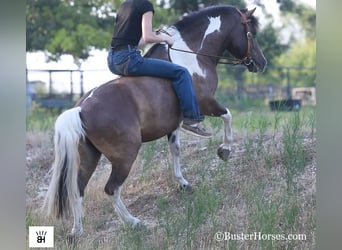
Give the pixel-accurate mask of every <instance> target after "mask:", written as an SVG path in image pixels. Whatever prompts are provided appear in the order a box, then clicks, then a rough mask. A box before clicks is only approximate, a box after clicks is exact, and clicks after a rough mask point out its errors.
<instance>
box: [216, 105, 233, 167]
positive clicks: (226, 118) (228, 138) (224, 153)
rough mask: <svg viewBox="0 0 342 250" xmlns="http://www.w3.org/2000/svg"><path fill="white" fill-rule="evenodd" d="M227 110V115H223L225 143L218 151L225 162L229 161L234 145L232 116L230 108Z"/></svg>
mask: <svg viewBox="0 0 342 250" xmlns="http://www.w3.org/2000/svg"><path fill="white" fill-rule="evenodd" d="M226 110H227V113H226V114H223V115H221V118H222V120H223V126H224V128H223V129H224V134H223V143H222V144H221V145H220V146H219V147H218V149H217V155H218V156H219V157H220V158H221V159H222V160H224V161H226V160H228V158H229V155H230V152H231V151H232V143H233V131H232V115H231V113H230V111H229V109H228V108H227V109H226Z"/></svg>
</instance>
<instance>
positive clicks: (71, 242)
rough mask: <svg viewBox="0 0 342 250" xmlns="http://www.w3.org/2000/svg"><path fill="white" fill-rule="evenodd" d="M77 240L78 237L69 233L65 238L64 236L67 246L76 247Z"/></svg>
mask: <svg viewBox="0 0 342 250" xmlns="http://www.w3.org/2000/svg"><path fill="white" fill-rule="evenodd" d="M77 240H78V237H76V235H75V234H74V233H69V234H67V236H66V241H67V244H68V245H69V246H74V245H76V243H77Z"/></svg>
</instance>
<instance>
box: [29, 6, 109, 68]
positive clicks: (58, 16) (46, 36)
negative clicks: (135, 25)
mask: <svg viewBox="0 0 342 250" xmlns="http://www.w3.org/2000/svg"><path fill="white" fill-rule="evenodd" d="M112 9H113V6H112V5H111V4H110V2H109V1H106V0H97V1H95V0H94V1H87V0H80V1H76V2H75V1H61V0H30V1H28V2H27V5H26V25H27V26H26V49H27V51H31V52H33V51H39V50H40V51H48V52H49V53H50V58H49V59H50V60H56V61H57V60H58V59H59V58H60V56H61V55H63V54H70V55H72V56H74V58H75V61H76V63H78V64H79V60H84V59H87V58H88V56H89V52H90V50H91V49H92V48H99V49H103V48H105V47H108V44H109V42H110V37H111V32H112V25H113V17H112V15H113V13H112Z"/></svg>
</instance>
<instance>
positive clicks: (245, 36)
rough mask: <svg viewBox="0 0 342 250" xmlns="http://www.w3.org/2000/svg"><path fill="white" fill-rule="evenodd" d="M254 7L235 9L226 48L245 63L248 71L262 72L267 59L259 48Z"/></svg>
mask: <svg viewBox="0 0 342 250" xmlns="http://www.w3.org/2000/svg"><path fill="white" fill-rule="evenodd" d="M255 9H256V8H254V9H252V10H247V9H245V10H240V9H237V8H236V10H237V13H238V14H236V15H234V16H235V17H236V20H235V25H234V27H233V28H232V30H231V32H230V39H229V43H228V46H227V50H228V51H229V52H230V53H231V54H232V55H233V56H235V57H236V58H238V59H239V61H240V63H242V64H244V65H246V67H247V68H248V70H249V71H250V72H258V71H261V72H263V71H264V70H265V68H266V65H267V60H266V58H265V56H264V54H263V52H262V50H261V49H260V46H259V44H258V41H257V39H256V34H257V31H258V21H257V19H256V18H255V17H254V16H253V13H254V11H255Z"/></svg>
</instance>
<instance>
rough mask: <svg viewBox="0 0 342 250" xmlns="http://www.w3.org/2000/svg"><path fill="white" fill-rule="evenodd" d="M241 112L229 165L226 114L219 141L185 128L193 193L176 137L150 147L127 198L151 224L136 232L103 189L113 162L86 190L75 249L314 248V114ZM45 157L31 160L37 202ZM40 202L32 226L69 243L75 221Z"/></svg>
mask: <svg viewBox="0 0 342 250" xmlns="http://www.w3.org/2000/svg"><path fill="white" fill-rule="evenodd" d="M232 114H233V132H234V138H235V141H234V144H233V152H232V153H231V158H230V159H229V160H228V161H227V162H223V161H221V160H220V159H218V157H217V156H216V148H217V147H218V145H219V144H221V143H222V142H221V140H222V121H221V120H220V119H214V118H208V119H206V121H205V125H206V126H208V127H211V128H212V130H213V131H215V133H216V135H215V137H214V138H212V139H210V140H201V139H197V138H195V137H191V136H188V135H186V134H183V133H181V147H182V150H181V162H182V164H184V165H183V175H184V177H185V178H186V179H188V181H189V182H190V183H191V184H192V186H193V188H194V192H193V193H192V194H188V193H186V192H184V191H181V190H180V189H179V187H178V186H177V185H175V184H174V179H173V177H172V160H171V155H170V153H169V149H168V143H167V140H166V139H165V138H163V139H161V140H158V141H155V142H151V143H147V144H144V145H143V147H142V149H141V151H140V154H139V158H138V160H137V161H136V163H135V165H136V166H135V167H136V168H137V170H136V171H134V173H133V174H132V176H131V177H130V178H129V180H127V183H126V185H125V188H124V190H123V194H122V196H123V200H124V202H125V204H126V205H127V207H128V209H129V210H130V211H131V212H132V213H133V214H134V215H135V216H137V217H139V218H140V219H141V220H142V221H143V222H144V223H145V226H144V227H141V228H136V229H133V228H130V227H128V226H125V225H123V224H122V223H121V222H120V220H119V219H118V216H117V215H116V214H115V212H114V209H112V206H111V198H110V197H109V198H108V196H107V195H105V194H104V192H103V187H104V183H105V182H106V180H107V178H108V171H109V170H108V168H107V167H106V165H105V164H108V163H107V162H104V163H103V164H102V166H100V167H99V168H98V169H97V171H96V175H95V176H94V177H93V178H92V179H91V180H90V183H89V185H88V187H87V190H86V196H85V202H84V206H85V207H84V210H85V218H84V220H83V221H84V230H85V232H84V235H83V237H82V238H81V239H80V241H79V242H78V244H77V245H76V247H75V249H139V250H140V249H314V248H315V242H316V241H315V238H314V235H315V229H316V223H315V221H316V220H315V215H316V205H315V204H316V202H315V191H314V190H315V189H314V185H315V175H314V174H313V171H315V167H316V165H315V164H316V161H315V157H316V155H315V125H316V124H315V117H316V115H315V110H314V109H312V108H302V109H301V110H300V111H298V112H270V111H268V110H266V109H265V110H260V111H254V110H252V111H249V112H238V111H236V110H233V111H232ZM39 115H41V113H37V114H35V117H39ZM49 119H50V118H49ZM49 119H47V120H46V121H44V122H43V123H42V124H38V123H37V124H36V122H37V121H35V119H34V118H33V116H32V121H29V123H30V129H33V130H36V129H37V130H39V129H42V130H44V131H49V129H51V127H50V125H49V123H50V122H49ZM51 120H53V118H51ZM31 136H32V135H31ZM46 136H47V137H49V136H50V135H49V133H48V132H47V133H46ZM46 141H49V140H46ZM49 146H51V145H49ZM42 148H46V144H44V143H36V144H35V150H36V151H34V152H39V151H40V150H42ZM36 157H37V158H34V159H33V160H32V161H31V162H30V163H27V172H28V173H29V174H30V175H29V176H30V178H28V184H27V186H28V191H27V195H28V197H30V198H32V197H34V196H35V195H36V193H37V188H38V187H39V183H40V182H41V180H42V176H44V175H45V173H46V171H47V169H46V168H42V167H39V164H40V162H42V160H40V156H39V154H38V155H37V156H36ZM41 157H43V156H41ZM44 157H45V158H46V155H45V156H44ZM44 157H43V159H44V161H47V159H45V158H44ZM30 200H31V199H30ZM38 205H39V202H29V199H28V202H27V219H26V225H27V227H28V226H30V225H45V224H49V225H54V226H55V231H56V233H55V234H56V235H55V238H56V241H57V246H58V249H68V246H67V245H66V243H65V241H64V237H65V234H66V233H67V232H68V231H69V230H70V229H71V226H72V224H71V221H70V220H68V221H58V222H57V221H54V220H50V219H47V218H45V217H44V216H43V215H42V214H40V213H39V212H38V211H37V207H38ZM218 231H221V232H230V233H235V234H239V233H245V234H249V233H254V232H261V233H263V234H286V235H287V234H291V233H292V234H294V233H301V234H306V236H307V239H306V240H305V241H282V240H278V241H277V240H249V241H238V240H230V241H216V240H215V233H216V232H218Z"/></svg>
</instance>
